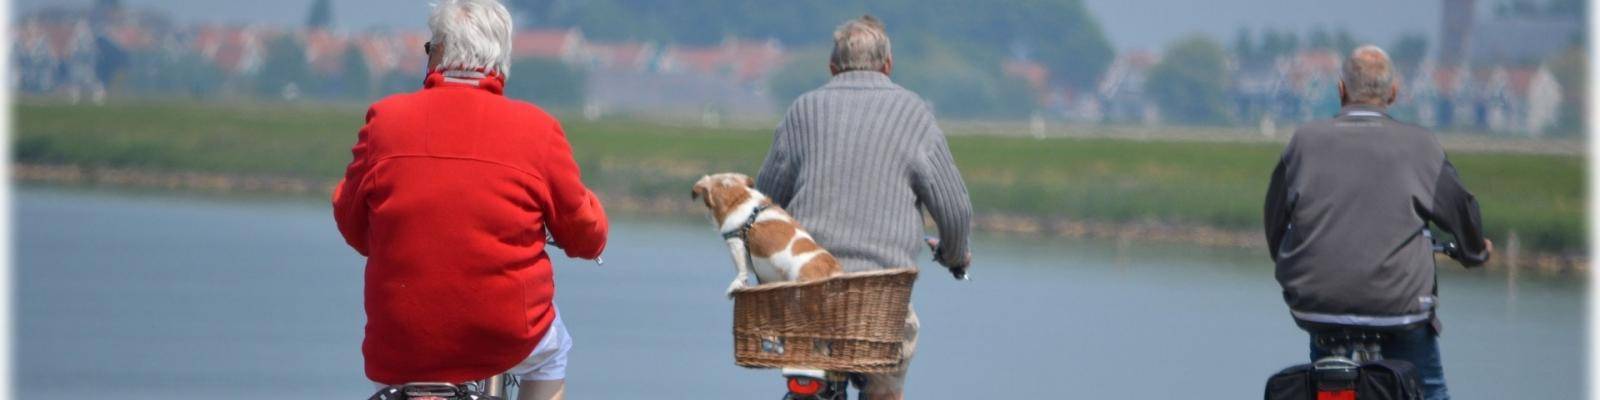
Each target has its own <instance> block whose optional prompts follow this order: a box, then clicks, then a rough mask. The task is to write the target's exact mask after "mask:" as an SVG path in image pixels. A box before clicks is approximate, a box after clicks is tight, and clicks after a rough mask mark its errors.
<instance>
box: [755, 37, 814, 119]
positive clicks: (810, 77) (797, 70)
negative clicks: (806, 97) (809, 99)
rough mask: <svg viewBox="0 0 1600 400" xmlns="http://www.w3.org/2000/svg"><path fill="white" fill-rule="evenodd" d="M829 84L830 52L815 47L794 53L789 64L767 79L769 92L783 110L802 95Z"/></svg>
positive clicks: (779, 68) (785, 64)
mask: <svg viewBox="0 0 1600 400" xmlns="http://www.w3.org/2000/svg"><path fill="white" fill-rule="evenodd" d="M827 82H828V50H827V49H824V48H821V47H813V48H811V49H807V50H801V51H798V52H795V53H793V54H792V55H791V58H790V59H789V61H788V62H787V63H784V64H783V66H781V67H778V70H777V71H774V72H773V73H772V76H771V77H769V78H767V92H768V93H770V94H771V97H772V99H773V101H775V102H777V103H778V104H777V106H778V107H779V109H782V108H784V107H788V106H789V103H792V102H794V99H795V98H797V97H800V95H801V94H805V92H808V91H810V90H811V89H816V88H817V87H819V86H822V84H823V83H827Z"/></svg>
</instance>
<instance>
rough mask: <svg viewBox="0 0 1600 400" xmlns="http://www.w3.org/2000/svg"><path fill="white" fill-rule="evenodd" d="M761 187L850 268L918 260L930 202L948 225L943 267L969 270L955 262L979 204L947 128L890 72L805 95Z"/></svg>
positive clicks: (775, 142) (841, 79) (847, 78)
mask: <svg viewBox="0 0 1600 400" xmlns="http://www.w3.org/2000/svg"><path fill="white" fill-rule="evenodd" d="M756 188H757V189H759V190H761V191H762V192H763V193H766V194H767V196H769V197H771V198H772V199H773V201H774V202H776V203H777V204H778V205H779V206H782V207H783V208H784V209H786V210H788V211H789V213H790V214H792V215H794V217H795V218H796V219H798V220H799V222H800V224H801V225H802V226H804V227H805V228H806V230H808V231H810V232H811V235H812V236H813V237H814V238H815V239H816V241H817V244H820V245H822V247H823V248H825V249H828V251H829V252H831V253H833V256H834V257H835V258H838V259H839V261H840V262H841V263H842V264H843V265H844V269H845V271H851V272H856V271H868V270H875V269H881V268H891V267H911V266H915V265H916V255H917V252H918V251H920V250H921V249H922V248H924V247H925V246H924V245H923V244H922V237H923V236H924V233H923V227H922V221H923V219H922V211H921V208H922V207H925V208H927V210H928V213H929V214H930V215H932V216H933V221H934V223H935V224H936V225H937V226H938V228H939V238H940V244H939V246H940V249H939V254H940V255H942V256H943V258H944V259H941V260H939V263H940V264H943V265H944V266H946V267H957V266H964V265H957V264H954V263H960V262H965V258H966V257H965V255H966V254H967V236H968V234H969V233H970V231H971V226H972V203H971V201H970V200H969V199H968V198H967V187H966V184H965V183H962V181H961V173H960V172H959V171H957V170H956V166H955V160H954V159H953V158H952V157H951V156H950V148H949V145H947V144H946V143H945V138H944V132H942V131H940V130H939V125H938V124H937V123H935V122H934V119H933V113H932V112H930V111H929V110H928V106H927V104H926V103H924V102H923V101H922V99H921V98H920V97H918V96H917V95H916V93H912V92H911V91H909V90H906V89H905V88H902V87H900V86H899V85H896V84H894V82H891V81H890V80H889V77H888V76H887V75H884V74H882V73H878V72H869V71H850V72H845V73H841V74H838V75H835V76H834V77H833V78H832V79H831V80H829V81H828V83H827V84H826V85H823V86H822V87H821V88H818V89H817V90H813V91H811V92H808V93H806V94H804V95H801V96H800V98H799V99H796V100H795V102H794V105H793V106H790V107H789V112H788V114H787V115H785V116H784V118H783V122H781V123H779V125H778V128H777V132H776V133H775V134H774V135H773V138H772V150H771V151H769V152H768V153H767V159H766V162H765V163H764V164H763V165H762V166H761V173H760V174H759V175H758V176H757V177H756ZM919 206H920V207H919Z"/></svg>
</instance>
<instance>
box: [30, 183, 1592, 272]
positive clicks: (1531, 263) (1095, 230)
mask: <svg viewBox="0 0 1600 400" xmlns="http://www.w3.org/2000/svg"><path fill="white" fill-rule="evenodd" d="M11 173H12V179H13V180H14V182H25V183H43V184H51V185H63V186H106V187H126V188H146V189H161V190H171V191H180V192H185V191H186V192H206V193H272V194H288V195H297V196H314V197H323V198H326V197H327V196H329V195H331V188H332V187H333V185H334V184H335V183H336V181H331V180H326V179H308V178H291V177H272V176H259V175H245V174H222V173H209V172H192V171H155V170H144V169H134V168H96V167H85V166H77V165H44V164H13V165H12V166H11ZM599 195H600V197H601V198H602V199H603V200H604V201H605V204H606V208H607V209H608V210H611V211H614V212H627V213H635V214H642V215H650V216H682V215H691V214H693V215H698V214H694V213H700V212H703V210H700V209H697V208H696V207H694V204H691V203H689V202H685V201H682V199H679V198H667V196H631V195H617V194H612V193H606V192H604V191H601V192H600V193H599ZM974 225H975V228H976V230H978V231H981V232H989V233H999V234H1014V235H1047V236H1050V237H1057V238H1094V239H1114V240H1118V241H1134V242H1142V243H1175V244H1194V245H1203V246H1211V247H1231V248H1250V249H1261V248H1264V245H1263V244H1262V243H1261V238H1260V233H1259V232H1256V231H1254V230H1235V229H1225V228H1217V227H1210V226H1202V225H1184V224H1168V223H1156V222H1133V223H1122V222H1097V221H1074V220H1069V219H1065V218H1039V217H1030V216H1023V215H1014V214H993V213H990V214H987V215H984V214H980V215H978V217H977V219H976V220H975V221H974ZM1498 245H1500V246H1505V245H1506V244H1505V243H1499V244H1498ZM1497 251H1499V253H1496V254H1495V256H1496V257H1497V259H1496V260H1495V261H1494V262H1491V263H1490V264H1489V265H1488V267H1489V268H1490V269H1502V268H1508V267H1512V266H1513V265H1512V264H1509V263H1507V262H1506V260H1505V257H1506V256H1507V254H1508V253H1509V252H1508V251H1507V249H1505V248H1500V249H1497ZM1515 267H1517V268H1519V269H1522V268H1527V269H1532V270H1534V271H1536V272H1538V273H1542V274H1550V275H1559V274H1571V273H1578V274H1587V273H1588V271H1589V260H1587V259H1586V258H1584V257H1582V256H1577V255H1563V254H1548V253H1539V252H1531V251H1527V252H1523V254H1520V255H1518V256H1517V260H1516V263H1515Z"/></svg>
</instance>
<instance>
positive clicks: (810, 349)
mask: <svg viewBox="0 0 1600 400" xmlns="http://www.w3.org/2000/svg"><path fill="white" fill-rule="evenodd" d="M916 280H917V270H916V269H914V268H904V269H890V270H882V271H871V272H861V273H851V274H845V275H840V276H838V277H834V278H830V279H824V280H820V281H812V282H805V283H796V282H781V283H772V284H765V285H759V286H754V287H749V288H743V289H738V290H735V291H734V292H733V357H734V362H735V363H737V364H739V365H740V366H744V367H749V368H776V367H805V368H816V369H823V370H829V371H839V372H889V371H895V370H898V369H900V348H901V347H902V346H903V341H904V340H905V323H906V313H907V312H908V309H909V306H910V301H911V285H912V284H913V283H915V282H916Z"/></svg>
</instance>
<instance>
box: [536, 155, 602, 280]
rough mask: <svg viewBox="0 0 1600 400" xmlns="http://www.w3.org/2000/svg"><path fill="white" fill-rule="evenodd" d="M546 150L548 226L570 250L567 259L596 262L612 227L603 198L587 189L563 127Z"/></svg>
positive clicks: (546, 208) (564, 247)
mask: <svg viewBox="0 0 1600 400" xmlns="http://www.w3.org/2000/svg"><path fill="white" fill-rule="evenodd" d="M555 129H556V135H554V139H553V140H552V141H551V143H550V148H548V149H546V152H545V154H547V155H548V157H547V158H546V160H547V161H546V162H545V165H544V168H543V170H542V171H541V172H542V173H543V175H544V176H543V178H544V180H545V184H546V185H547V187H548V189H549V190H550V193H549V194H550V197H549V200H548V204H546V205H545V206H546V207H545V210H546V212H545V216H546V218H545V227H546V228H547V229H549V230H550V235H551V236H552V237H555V239H556V243H560V244H561V249H562V250H564V251H566V253H567V257H574V258H584V259H596V258H599V257H600V253H601V252H603V251H605V248H606V233H607V231H608V230H609V224H608V222H607V220H606V211H605V208H604V207H603V206H602V205H601V204H600V197H599V196H595V194H594V192H591V191H589V188H587V187H584V186H583V180H582V177H581V173H580V172H579V170H578V162H577V161H574V160H573V159H572V146H571V145H570V144H568V143H567V138H566V134H565V133H562V132H561V127H560V125H557V126H556V127H555Z"/></svg>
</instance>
